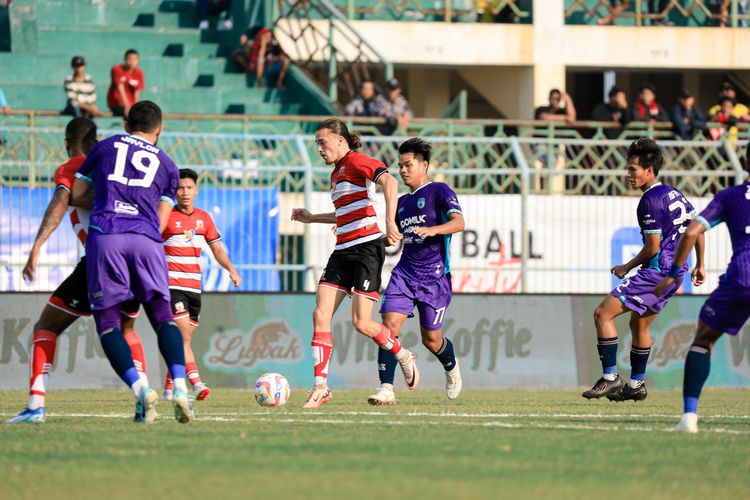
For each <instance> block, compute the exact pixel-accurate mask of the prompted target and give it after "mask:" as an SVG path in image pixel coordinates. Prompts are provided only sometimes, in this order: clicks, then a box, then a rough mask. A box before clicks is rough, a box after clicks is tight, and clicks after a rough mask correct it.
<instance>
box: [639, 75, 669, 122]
mask: <svg viewBox="0 0 750 500" xmlns="http://www.w3.org/2000/svg"><path fill="white" fill-rule="evenodd" d="M629 120H630V121H634V122H667V121H669V114H667V112H666V111H665V110H664V108H663V107H662V105H661V104H659V103H658V102H656V87H654V85H653V84H651V83H644V84H643V85H641V88H639V89H638V100H637V101H635V102H634V103H633V105H632V106H631V107H630V116H629Z"/></svg>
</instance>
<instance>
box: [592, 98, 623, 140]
mask: <svg viewBox="0 0 750 500" xmlns="http://www.w3.org/2000/svg"><path fill="white" fill-rule="evenodd" d="M608 97H609V101H607V102H600V103H599V104H597V105H596V107H595V108H594V111H592V112H591V119H592V120H594V121H597V122H611V123H616V124H618V125H620V128H605V129H604V135H605V136H606V137H607V139H617V138H618V137H620V134H621V133H622V127H624V126H625V125H626V124H627V122H628V98H627V96H626V95H625V91H624V90H622V89H621V88H620V87H617V86H613V87H612V88H611V89H609V94H608Z"/></svg>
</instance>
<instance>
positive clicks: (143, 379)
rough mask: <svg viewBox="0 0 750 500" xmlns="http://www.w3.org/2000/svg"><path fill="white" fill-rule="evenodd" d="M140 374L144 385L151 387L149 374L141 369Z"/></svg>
mask: <svg viewBox="0 0 750 500" xmlns="http://www.w3.org/2000/svg"><path fill="white" fill-rule="evenodd" d="M138 375H139V376H140V377H141V383H142V384H143V385H144V387H149V385H148V375H146V373H144V372H142V371H139V372H138Z"/></svg>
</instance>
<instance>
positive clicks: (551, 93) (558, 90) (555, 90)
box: [549, 89, 562, 99]
mask: <svg viewBox="0 0 750 500" xmlns="http://www.w3.org/2000/svg"><path fill="white" fill-rule="evenodd" d="M555 94H560V95H562V92H560V89H552V90H550V91H549V97H550V99H551V98H552V96H553V95H555Z"/></svg>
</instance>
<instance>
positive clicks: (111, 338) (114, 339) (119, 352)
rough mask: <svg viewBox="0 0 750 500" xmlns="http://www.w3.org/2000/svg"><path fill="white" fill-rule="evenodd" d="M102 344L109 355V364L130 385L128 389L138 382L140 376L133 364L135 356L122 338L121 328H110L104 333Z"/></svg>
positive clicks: (100, 335)
mask: <svg viewBox="0 0 750 500" xmlns="http://www.w3.org/2000/svg"><path fill="white" fill-rule="evenodd" d="M99 339H100V340H101V342H102V349H104V354H106V355H107V359H108V360H109V364H110V365H112V368H113V369H114V370H115V373H117V375H119V377H120V378H121V379H122V380H123V382H125V383H126V384H128V387H132V385H133V384H134V383H135V382H137V381H138V379H139V378H140V376H139V375H138V370H136V368H135V365H134V364H133V354H132V353H131V352H130V346H129V345H128V342H127V341H126V340H125V337H123V336H122V332H121V331H120V329H119V328H110V329H109V330H107V331H105V332H104V333H101V334H99Z"/></svg>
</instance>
